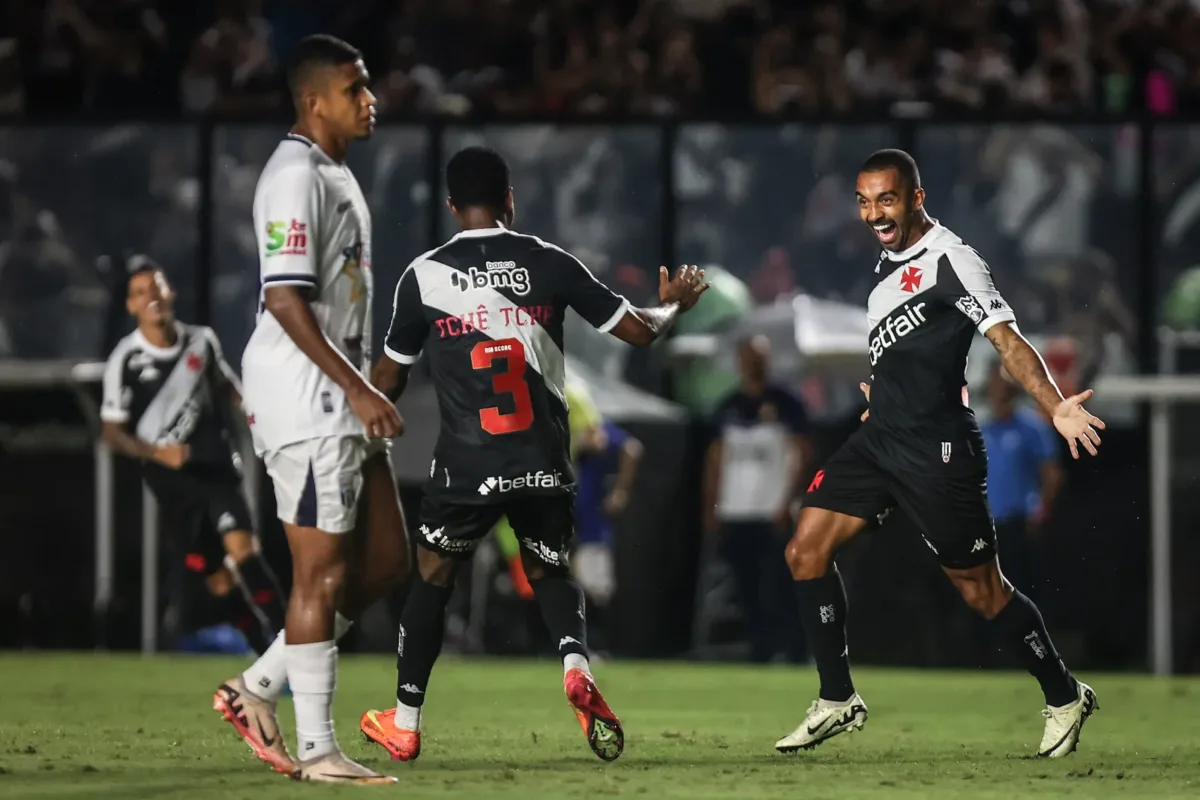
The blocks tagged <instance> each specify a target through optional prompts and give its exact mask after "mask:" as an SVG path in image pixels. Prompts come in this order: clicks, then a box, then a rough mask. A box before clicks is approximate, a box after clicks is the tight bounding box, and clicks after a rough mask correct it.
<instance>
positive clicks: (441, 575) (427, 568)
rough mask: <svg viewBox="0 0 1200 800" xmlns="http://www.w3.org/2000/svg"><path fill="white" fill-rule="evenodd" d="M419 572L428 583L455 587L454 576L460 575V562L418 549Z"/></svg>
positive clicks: (422, 548) (425, 549) (427, 550)
mask: <svg viewBox="0 0 1200 800" xmlns="http://www.w3.org/2000/svg"><path fill="white" fill-rule="evenodd" d="M417 572H418V573H420V575H421V580H423V581H425V582H426V583H431V584H433V585H434V586H443V587H450V586H453V585H454V576H455V575H457V574H458V562H457V561H456V560H455V559H454V558H453V557H451V556H446V555H442V554H441V553H437V552H434V551H433V550H430V549H428V548H424V547H418V548H417Z"/></svg>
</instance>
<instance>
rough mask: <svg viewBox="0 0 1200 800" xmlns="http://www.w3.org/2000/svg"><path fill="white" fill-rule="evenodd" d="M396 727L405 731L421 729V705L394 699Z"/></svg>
mask: <svg viewBox="0 0 1200 800" xmlns="http://www.w3.org/2000/svg"><path fill="white" fill-rule="evenodd" d="M396 727H397V728H400V729H401V730H405V731H419V730H421V707H420V706H408V705H405V704H404V703H401V702H400V701H399V700H397V701H396Z"/></svg>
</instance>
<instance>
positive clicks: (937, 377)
mask: <svg viewBox="0 0 1200 800" xmlns="http://www.w3.org/2000/svg"><path fill="white" fill-rule="evenodd" d="M876 272H878V273H879V283H878V284H877V285H876V286H875V289H874V290H873V291H872V292H871V295H870V297H869V298H868V300H867V317H868V324H869V326H870V331H871V332H870V334H869V338H868V348H869V360H870V363H871V416H870V417H869V418H868V421H867V424H868V426H870V427H871V428H874V429H875V430H876V431H877V432H879V433H882V434H885V435H884V436H882V437H879V439H880V441H882V442H892V443H893V444H894V445H895V447H896V457H897V460H898V463H897V467H898V468H922V466H923V465H928V464H932V463H935V462H936V463H938V464H939V471H944V470H945V467H944V466H942V465H943V464H946V463H950V462H951V461H954V462H955V463H961V464H963V465H964V466H967V465H969V466H970V467H971V468H972V469H975V468H978V467H979V465H980V464H981V463H982V459H983V458H984V450H983V439H982V437H981V435H980V433H979V426H978V424H977V423H976V421H975V414H974V412H973V411H971V409H970V408H969V406H968V405H967V403H966V392H965V390H966V377H965V373H966V367H967V353H968V351H969V350H970V348H971V341H972V338H973V337H974V335H975V332H976V331H979V332H980V333H986V332H987V330H988V329H989V328H991V327H992V326H993V325H996V324H997V323H1001V322H1012V321H1014V320H1015V319H1016V318H1015V317H1014V315H1013V312H1012V309H1011V308H1010V307H1009V305H1008V303H1007V302H1006V301H1005V300H1004V298H1003V297H1002V296H1001V295H1000V292H999V291H997V290H996V286H995V284H994V283H993V282H992V275H991V270H990V269H989V268H988V265H987V263H986V262H985V261H984V260H983V258H982V257H981V256H980V255H979V253H977V252H975V250H974V249H972V248H971V247H969V246H967V245H966V244H965V243H964V242H963V240H962V239H960V238H959V237H958V236H956V235H955V234H954V233H953V232H951V231H950V230H948V229H947V228H945V227H943V226H942V225H940V224H935V225H934V227H933V228H932V229H930V230H929V231H928V232H927V233H926V234H925V235H924V236H923V237H921V240H920V241H918V242H917V243H916V244H914V245H912V246H911V247H909V248H908V249H906V250H903V251H901V252H897V253H893V252H890V251H884V253H883V254H882V255H881V257H880V260H879V264H878V266H877V267H876ZM887 434H891V435H887Z"/></svg>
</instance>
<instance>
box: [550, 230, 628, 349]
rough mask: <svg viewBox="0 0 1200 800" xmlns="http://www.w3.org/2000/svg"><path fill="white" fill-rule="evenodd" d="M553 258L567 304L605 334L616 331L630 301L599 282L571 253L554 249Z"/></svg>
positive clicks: (561, 290)
mask: <svg viewBox="0 0 1200 800" xmlns="http://www.w3.org/2000/svg"><path fill="white" fill-rule="evenodd" d="M550 257H551V259H552V260H553V262H554V263H553V267H554V269H555V270H557V271H558V272H559V276H560V277H559V280H560V283H559V286H560V287H561V289H560V296H561V297H562V299H563V301H564V302H565V303H566V304H567V305H568V306H570V307H571V308H573V309H575V311H576V313H578V314H579V316H581V317H583V318H584V319H585V320H587V321H588V323H589V324H590V325H592V327H594V328H596V329H598V330H599V331H600V332H601V333H608V332H609V331H611V330H612V329H613V328H615V327H616V325H617V323H618V322H620V321H621V317H623V316H625V312H627V311H628V310H629V308H630V303H629V301H628V300H626V299H625V298H624V297H622V296H621V295H619V294H617V293H616V292H614V291H613V290H612V289H610V288H608V287H607V286H605V285H604V284H603V283H601V282H600V281H598V280H597V279H596V276H595V275H593V274H592V271H591V270H590V269H588V268H587V267H585V266H584V265H583V262H582V261H580V260H579V259H578V258H576V257H575V256H573V255H571V254H570V253H568V252H567V251H565V250H561V249H559V248H557V247H553V246H551V251H550Z"/></svg>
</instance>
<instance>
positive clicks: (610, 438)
mask: <svg viewBox="0 0 1200 800" xmlns="http://www.w3.org/2000/svg"><path fill="white" fill-rule="evenodd" d="M593 430H594V433H593V434H592V436H591V438H590V439H589V440H585V441H584V442H582V443H581V445H580V447H579V450H578V454H577V456H576V461H575V475H576V478H575V480H576V496H575V539H576V543H575V550H574V552H573V553H572V554H571V572H572V573H573V574H574V575H575V579H576V580H577V581H579V585H580V586H581V587H583V593H584V595H585V596H586V597H587V599H588V601H589V602H590V603H591V611H590V613H589V614H588V624H589V625H590V626H591V627H590V629H589V632H588V636H589V642H590V644H591V646H592V649H593V650H595V651H597V652H599V651H602V650H604V649H605V648H608V647H611V646H612V641H611V640H612V631H611V630H609V628H608V626H607V624H606V623H607V620H608V607H609V604H610V603H611V601H612V598H613V595H614V594H615V593H616V591H617V564H616V552H615V548H616V532H615V530H614V528H613V524H614V523H615V522H616V521H617V520H618V519H619V518H620V517H621V515H622V514H624V513H625V509H627V508H628V507H629V499H630V497H631V496H632V495H633V485H634V482H635V481H636V480H637V475H638V468H639V467H640V466H641V463H642V453H643V448H642V443H641V442H639V441H638V440H637V439H635V438H634V437H633V436H631V435H629V433H628V432H627V431H626V430H625V429H624V428H622V427H621V426H620V425H617V424H616V423H615V422H613V421H612V420H610V419H606V418H604V417H601V418H600V426H599V428H596V429H593Z"/></svg>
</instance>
